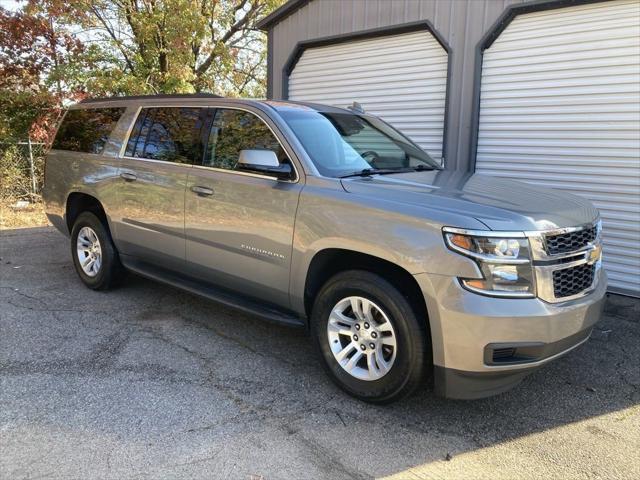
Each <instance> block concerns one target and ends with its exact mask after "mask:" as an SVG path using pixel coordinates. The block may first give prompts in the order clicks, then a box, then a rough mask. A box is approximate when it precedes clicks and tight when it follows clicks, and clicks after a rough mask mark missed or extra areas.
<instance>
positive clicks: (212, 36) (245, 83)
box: [30, 0, 283, 96]
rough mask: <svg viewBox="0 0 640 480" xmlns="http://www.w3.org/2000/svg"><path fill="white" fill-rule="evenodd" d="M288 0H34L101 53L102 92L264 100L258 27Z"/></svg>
mask: <svg viewBox="0 0 640 480" xmlns="http://www.w3.org/2000/svg"><path fill="white" fill-rule="evenodd" d="M282 3H283V0H71V1H64V0H45V1H36V0H30V5H31V8H33V9H38V10H39V11H41V12H46V13H48V14H55V15H57V16H59V17H62V18H63V19H64V20H63V22H64V23H65V24H67V25H75V26H76V28H77V31H78V32H79V36H80V37H81V38H84V39H85V42H92V43H94V44H95V45H97V46H98V47H99V49H100V50H101V52H102V53H101V55H97V57H96V61H97V63H98V64H99V68H98V69H96V70H95V71H94V72H92V75H90V76H89V77H88V78H87V89H88V90H89V91H91V92H92V93H98V94H111V95H113V94H134V93H138V94H144V93H188V92H199V91H209V92H214V93H218V94H222V95H233V96H263V95H264V91H265V73H266V72H265V65H264V64H265V48H264V43H265V42H264V34H263V33H262V32H259V31H257V30H256V28H255V24H256V21H257V20H258V19H259V18H261V17H262V16H263V15H265V14H267V13H269V12H270V11H271V10H273V9H274V8H275V7H277V6H279V5H280V4H282Z"/></svg>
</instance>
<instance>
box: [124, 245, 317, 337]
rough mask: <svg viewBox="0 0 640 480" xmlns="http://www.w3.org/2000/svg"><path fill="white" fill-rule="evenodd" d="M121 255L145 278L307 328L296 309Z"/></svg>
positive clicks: (125, 264) (125, 261)
mask: <svg viewBox="0 0 640 480" xmlns="http://www.w3.org/2000/svg"><path fill="white" fill-rule="evenodd" d="M120 257H121V260H122V263H123V265H124V266H125V267H126V268H127V269H128V270H131V271H132V272H134V273H136V274H138V275H140V276H141V277H145V278H148V279H150V280H155V281H157V282H160V283H166V284H168V285H171V286H172V287H176V288H179V289H181V290H185V291H187V292H189V293H193V294H194V295H198V296H200V297H204V298H207V299H209V300H213V301H214V302H218V303H221V304H223V305H226V306H228V307H232V308H235V309H237V310H241V311H243V312H245V313H248V314H250V315H255V316H257V317H261V318H263V319H264V320H267V321H270V322H274V323H279V324H281V325H287V326H289V327H297V328H300V327H302V328H304V327H306V321H305V320H304V319H303V318H301V317H299V316H296V315H295V314H294V313H292V312H288V311H286V310H284V309H279V308H277V307H274V306H270V305H265V304H263V303H260V302H259V301H258V300H253V299H248V298H246V297H241V296H239V295H235V294H233V293H232V292H229V291H227V290H222V289H220V288H216V287H215V286H213V285H211V284H205V285H203V284H202V280H196V279H193V278H191V277H187V276H183V275H180V274H179V273H176V272H173V271H170V270H166V269H164V268H161V267H158V266H156V265H150V264H148V263H146V262H141V261H138V260H134V259H132V258H131V257H127V256H125V255H121V256H120ZM123 257H124V258H123Z"/></svg>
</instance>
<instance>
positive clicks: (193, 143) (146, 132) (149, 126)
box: [126, 107, 202, 163]
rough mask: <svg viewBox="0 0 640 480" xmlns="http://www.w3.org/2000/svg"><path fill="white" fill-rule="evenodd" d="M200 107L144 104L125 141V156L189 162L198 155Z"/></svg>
mask: <svg viewBox="0 0 640 480" xmlns="http://www.w3.org/2000/svg"><path fill="white" fill-rule="evenodd" d="M201 110H202V109H200V108H182V107H165V108H144V109H142V111H141V112H140V115H138V119H137V120H136V124H135V126H134V128H133V131H132V132H131V136H130V137H129V142H128V143H127V150H126V155H127V156H129V157H140V158H150V159H153V160H164V161H166V162H178V163H193V162H198V163H199V162H200V159H201V158H202V141H201V139H200V131H201V129H202V121H201V119H200V112H201Z"/></svg>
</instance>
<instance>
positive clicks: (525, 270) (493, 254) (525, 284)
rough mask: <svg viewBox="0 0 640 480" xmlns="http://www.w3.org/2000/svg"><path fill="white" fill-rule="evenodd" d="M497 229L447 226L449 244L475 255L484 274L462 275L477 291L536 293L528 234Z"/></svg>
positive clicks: (498, 294) (522, 294)
mask: <svg viewBox="0 0 640 480" xmlns="http://www.w3.org/2000/svg"><path fill="white" fill-rule="evenodd" d="M495 234H496V233H495V232H487V233H486V234H484V233H483V232H473V234H470V233H469V232H466V231H464V230H458V229H455V228H446V227H445V228H444V237H445V241H446V243H447V246H448V247H449V248H450V249H451V250H454V251H456V252H458V253H460V254H462V255H465V256H467V257H471V258H473V259H474V260H475V261H476V262H477V264H478V267H479V268H480V271H481V272H482V275H483V278H481V279H476V278H460V282H461V283H462V285H463V286H464V287H465V288H467V289H468V290H471V291H473V292H476V293H482V294H485V295H493V296H508V297H533V296H535V282H534V278H533V268H532V265H531V256H530V253H529V240H527V238H526V237H524V236H521V237H515V236H514V237H509V236H505V237H498V236H495Z"/></svg>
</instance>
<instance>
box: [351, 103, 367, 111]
mask: <svg viewBox="0 0 640 480" xmlns="http://www.w3.org/2000/svg"><path fill="white" fill-rule="evenodd" d="M347 109H348V110H351V111H352V112H354V113H365V112H364V108H362V105H360V104H359V103H358V102H353V104H352V105H349V106H348V107H347Z"/></svg>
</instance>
